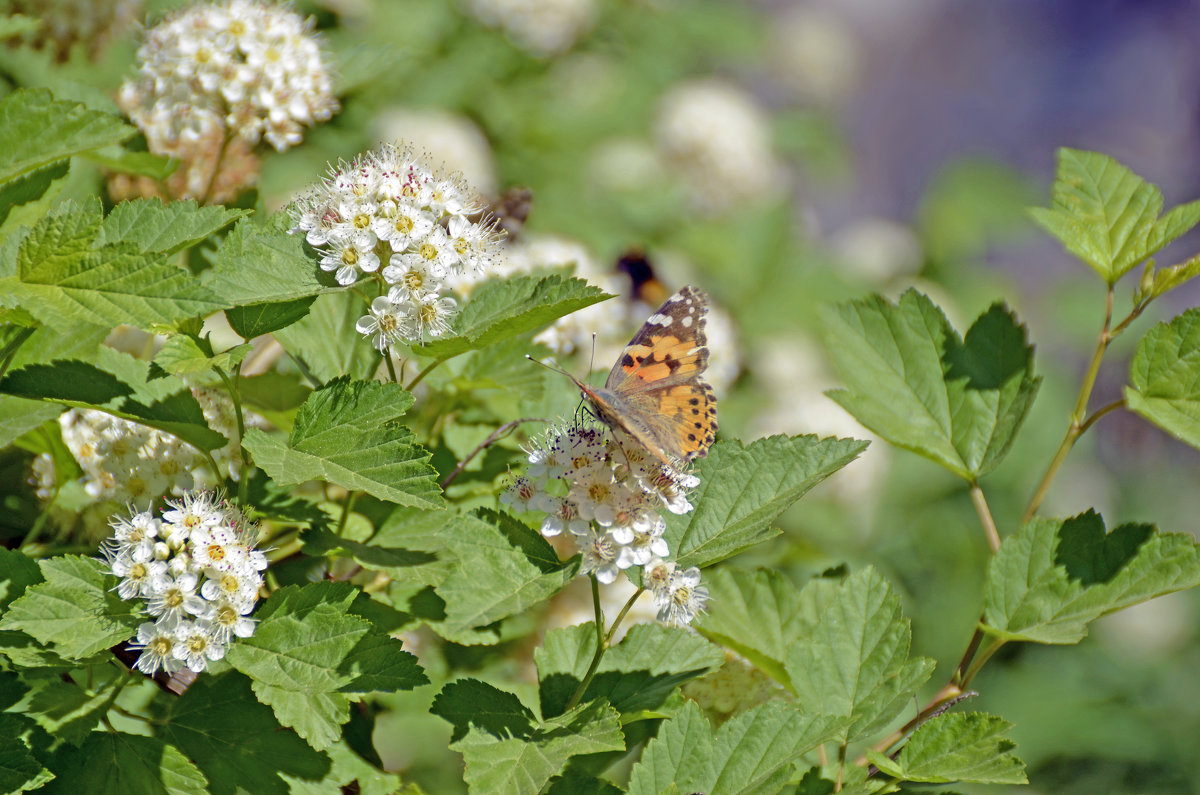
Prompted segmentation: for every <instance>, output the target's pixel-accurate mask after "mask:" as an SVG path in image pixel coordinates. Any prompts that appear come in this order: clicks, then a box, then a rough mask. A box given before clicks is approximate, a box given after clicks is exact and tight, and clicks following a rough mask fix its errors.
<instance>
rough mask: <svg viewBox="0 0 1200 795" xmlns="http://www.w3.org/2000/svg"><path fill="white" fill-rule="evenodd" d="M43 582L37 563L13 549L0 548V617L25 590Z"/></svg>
mask: <svg viewBox="0 0 1200 795" xmlns="http://www.w3.org/2000/svg"><path fill="white" fill-rule="evenodd" d="M44 581H45V577H43V576H42V570H41V569H40V568H38V564H37V561H35V560H34V559H33V558H31V557H29V556H28V555H24V554H22V553H20V552H18V551H16V550H15V549H4V548H2V547H0V615H3V613H4V611H5V609H6V608H7V607H8V606H9V605H10V604H12V602H13V601H14V600H16V599H17V598H18V597H20V596H21V595H22V594H24V593H25V589H26V588H28V587H29V586H31V585H37V584H38V583H40V582H44Z"/></svg>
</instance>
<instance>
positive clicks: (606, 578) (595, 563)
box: [579, 532, 621, 585]
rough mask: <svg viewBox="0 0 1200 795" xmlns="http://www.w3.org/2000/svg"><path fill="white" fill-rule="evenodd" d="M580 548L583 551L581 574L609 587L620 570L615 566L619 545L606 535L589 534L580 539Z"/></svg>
mask: <svg viewBox="0 0 1200 795" xmlns="http://www.w3.org/2000/svg"><path fill="white" fill-rule="evenodd" d="M580 548H581V550H582V551H583V565H582V566H580V568H579V571H580V573H581V574H591V575H592V576H594V577H595V578H596V579H597V580H599V581H600V582H601V583H603V584H604V585H610V584H611V583H612V581H613V580H615V579H617V575H618V574H619V573H620V571H621V569H620V567H619V566H618V565H617V557H618V554H619V553H620V544H618V543H617V542H616V541H614V540H613V538H612V536H611V535H609V534H608V533H596V532H591V533H588V535H587V536H586V537H585V538H583V539H582V542H581V544H580Z"/></svg>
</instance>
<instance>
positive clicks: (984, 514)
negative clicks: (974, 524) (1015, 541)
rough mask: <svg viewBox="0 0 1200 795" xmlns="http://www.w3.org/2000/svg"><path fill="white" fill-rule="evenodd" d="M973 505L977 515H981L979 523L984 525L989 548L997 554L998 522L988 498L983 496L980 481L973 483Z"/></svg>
mask: <svg viewBox="0 0 1200 795" xmlns="http://www.w3.org/2000/svg"><path fill="white" fill-rule="evenodd" d="M971 503H972V504H973V505H974V506H975V513H977V514H979V523H980V524H982V525H983V532H984V535H986V536H987V540H988V546H989V547H990V548H991V550H992V552H993V553H995V552H997V551H998V550H999V549H1000V533H999V531H997V530H996V520H995V519H994V518H992V511H991V509H990V508H988V504H987V498H986V497H984V496H983V489H982V488H980V487H979V483H978V481H971Z"/></svg>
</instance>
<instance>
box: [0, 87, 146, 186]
mask: <svg viewBox="0 0 1200 795" xmlns="http://www.w3.org/2000/svg"><path fill="white" fill-rule="evenodd" d="M135 132H137V130H135V129H134V128H133V127H130V126H129V125H128V124H125V123H124V122H123V121H121V120H120V119H118V118H117V117H116V116H111V115H109V114H107V113H100V112H98V111H94V110H88V109H87V108H85V107H84V106H83V105H81V104H79V103H76V102H60V101H58V100H55V99H54V98H53V97H52V96H51V94H50V92H49V91H46V90H45V89H40V88H34V89H29V88H19V89H17V90H16V91H13V92H12V93H11V94H9V95H8V96H6V97H4V98H3V99H0V141H4V147H3V151H2V152H0V182H7V181H9V180H11V179H13V178H14V177H18V176H21V175H22V174H28V173H30V172H32V171H36V170H37V169H39V168H42V167H43V166H46V165H49V164H50V163H53V162H55V161H57V160H63V159H64V158H67V157H70V156H71V155H77V154H79V153H81V152H86V151H88V150H90V149H98V148H100V147H102V146H107V145H109V144H115V143H120V142H121V141H124V140H125V139H126V138H129V137H131V136H132V135H133V134H134V133H135Z"/></svg>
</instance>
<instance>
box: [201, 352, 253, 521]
mask: <svg viewBox="0 0 1200 795" xmlns="http://www.w3.org/2000/svg"><path fill="white" fill-rule="evenodd" d="M213 369H215V370H216V371H217V375H218V376H220V377H221V383H223V384H225V389H226V390H228V391H229V397H230V399H231V400H233V413H234V416H235V417H237V433H238V438H237V447H238V455H240V456H241V457H242V466H241V471H240V475H239V477H238V507H240V508H245V507H246V499H247V492H248V489H249V484H250V470H251V467H252V466H253V465H254V462H253V459H252V457H251V455H250V453H249V451H248V450H246V448H245V447H243V446H242V440H243V439H245V438H246V417H245V414H244V413H243V411H242V396H241V393H240V392H239V391H238V389H237V382H238V381H239V380H240V379H241V369H242V366H241V365H240V364H239V365H238V367H237V370H235V371H234V374H233V378H230V377H229V376H228V375H226V374H225V371H224V370H222V369H221V368H220V367H216V368H213ZM209 460H210V461H211V460H212V458H211V457H210V458H209ZM214 465H215V462H214ZM214 474H216V476H217V477H218V478H219V477H221V473H220V472H215V473H214Z"/></svg>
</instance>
